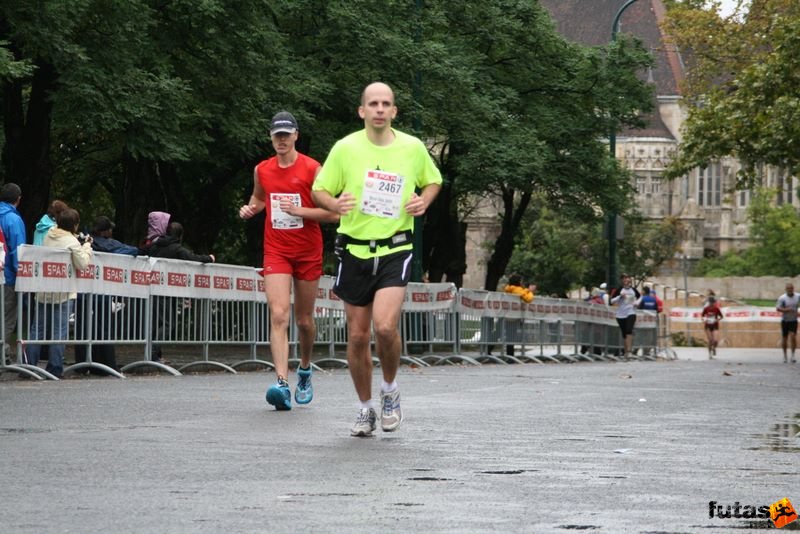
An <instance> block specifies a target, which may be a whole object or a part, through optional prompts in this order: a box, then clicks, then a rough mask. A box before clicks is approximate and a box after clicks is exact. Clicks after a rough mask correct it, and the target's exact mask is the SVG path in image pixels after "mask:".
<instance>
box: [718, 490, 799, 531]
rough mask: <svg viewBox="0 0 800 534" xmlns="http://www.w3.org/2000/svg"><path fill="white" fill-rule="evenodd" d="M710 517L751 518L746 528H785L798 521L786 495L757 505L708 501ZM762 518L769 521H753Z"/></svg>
mask: <svg viewBox="0 0 800 534" xmlns="http://www.w3.org/2000/svg"><path fill="white" fill-rule="evenodd" d="M708 517H709V519H714V518H717V519H749V520H751V522H750V523H748V524H747V527H746V528H754V529H762V528H772V527H773V526H774V527H775V528H783V527H785V526H786V525H788V524H790V523H794V522H795V521H797V512H796V511H795V509H794V506H792V503H791V502H790V501H789V499H788V498H786V497H784V498H783V499H780V500H779V501H776V502H774V503H772V504H769V505H763V506H755V505H751V504H741V503H740V502H739V501H736V502H735V503H733V504H732V505H730V504H728V505H723V504H720V503H718V502H717V501H708ZM755 519H762V520H766V519H768V520H769V521H753V520H755Z"/></svg>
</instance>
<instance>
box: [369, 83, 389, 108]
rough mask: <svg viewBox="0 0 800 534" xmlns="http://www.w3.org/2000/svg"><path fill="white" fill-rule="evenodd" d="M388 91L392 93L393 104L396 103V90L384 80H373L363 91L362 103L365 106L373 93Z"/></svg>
mask: <svg viewBox="0 0 800 534" xmlns="http://www.w3.org/2000/svg"><path fill="white" fill-rule="evenodd" d="M386 92H388V93H389V95H391V99H392V104H394V91H392V88H391V87H389V86H388V85H387V84H385V83H383V82H372V83H371V84H369V85H368V86H366V87H365V88H364V90H363V91H362V92H361V105H362V106H363V105H364V104H365V103H366V102H367V99H368V98H369V97H370V96H371V95H373V94H375V93H386Z"/></svg>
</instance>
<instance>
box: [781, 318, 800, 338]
mask: <svg viewBox="0 0 800 534" xmlns="http://www.w3.org/2000/svg"><path fill="white" fill-rule="evenodd" d="M790 332H791V333H792V334H796V333H797V321H781V335H782V336H783V337H786V336H788V335H789V333H790Z"/></svg>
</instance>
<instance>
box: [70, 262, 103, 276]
mask: <svg viewBox="0 0 800 534" xmlns="http://www.w3.org/2000/svg"><path fill="white" fill-rule="evenodd" d="M75 278H78V279H80V280H99V279H100V269H98V268H97V265H95V264H93V263H90V264H89V265H88V266H87V267H86V268H85V269H75Z"/></svg>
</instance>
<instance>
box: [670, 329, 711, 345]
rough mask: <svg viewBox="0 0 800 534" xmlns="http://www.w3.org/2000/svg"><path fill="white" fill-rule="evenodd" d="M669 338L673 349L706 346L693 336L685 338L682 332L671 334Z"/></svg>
mask: <svg viewBox="0 0 800 534" xmlns="http://www.w3.org/2000/svg"><path fill="white" fill-rule="evenodd" d="M670 338H672V346H673V347H705V346H706V345H707V343H706V341H705V340H703V339H698V338H696V337H694V336H689V337H688V338H687V337H686V334H685V333H684V332H673V333H672V334H670Z"/></svg>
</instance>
